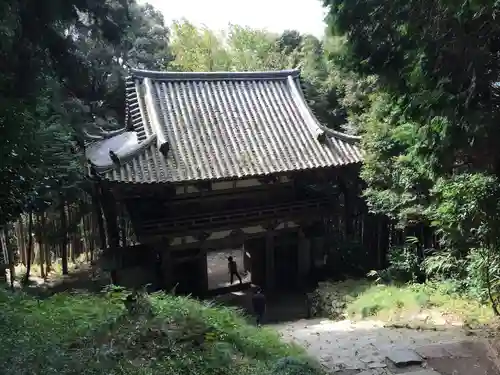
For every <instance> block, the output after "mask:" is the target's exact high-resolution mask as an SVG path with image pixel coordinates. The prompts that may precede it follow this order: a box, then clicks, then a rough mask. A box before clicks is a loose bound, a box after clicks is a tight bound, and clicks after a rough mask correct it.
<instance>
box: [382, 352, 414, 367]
mask: <svg viewBox="0 0 500 375" xmlns="http://www.w3.org/2000/svg"><path fill="white" fill-rule="evenodd" d="M387 359H388V360H389V361H391V362H392V363H394V365H395V366H396V367H407V366H411V365H419V364H421V363H422V362H423V360H422V357H420V356H419V355H418V354H417V353H416V352H415V351H414V350H410V349H392V350H390V351H389V354H388V355H387Z"/></svg>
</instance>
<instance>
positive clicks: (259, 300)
mask: <svg viewBox="0 0 500 375" xmlns="http://www.w3.org/2000/svg"><path fill="white" fill-rule="evenodd" d="M252 305H253V311H254V313H255V317H256V320H257V325H258V326H260V325H261V324H262V319H263V318H264V313H265V312H266V297H265V296H264V293H262V289H260V288H257V290H256V292H255V294H254V295H253V296H252Z"/></svg>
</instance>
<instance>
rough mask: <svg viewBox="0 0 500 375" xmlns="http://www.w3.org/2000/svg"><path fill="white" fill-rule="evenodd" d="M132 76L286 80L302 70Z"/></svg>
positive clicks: (140, 73)
mask: <svg viewBox="0 0 500 375" xmlns="http://www.w3.org/2000/svg"><path fill="white" fill-rule="evenodd" d="M130 75H132V76H133V77H135V78H151V79H155V80H169V81H170V80H172V81H198V80H223V81H225V80H275V79H286V78H287V77H289V76H292V77H294V78H295V77H299V76H300V70H298V69H288V70H270V71H254V72H229V71H227V72H223V71H220V72H170V71H154V70H141V69H133V68H131V69H130Z"/></svg>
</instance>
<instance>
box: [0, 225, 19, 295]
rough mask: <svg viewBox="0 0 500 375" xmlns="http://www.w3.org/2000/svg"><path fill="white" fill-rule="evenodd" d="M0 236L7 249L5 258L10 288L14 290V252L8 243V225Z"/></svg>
mask: <svg viewBox="0 0 500 375" xmlns="http://www.w3.org/2000/svg"><path fill="white" fill-rule="evenodd" d="M2 236H3V237H4V241H5V246H6V247H7V257H8V258H9V259H8V261H9V271H10V287H11V288H12V289H14V280H15V279H16V267H15V259H14V251H13V249H12V246H11V245H10V241H9V225H8V224H7V225H5V226H4V227H3V231H2Z"/></svg>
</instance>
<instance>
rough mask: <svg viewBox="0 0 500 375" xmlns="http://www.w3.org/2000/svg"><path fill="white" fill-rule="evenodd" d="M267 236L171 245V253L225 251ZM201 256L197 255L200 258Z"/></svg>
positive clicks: (148, 240) (146, 240)
mask: <svg viewBox="0 0 500 375" xmlns="http://www.w3.org/2000/svg"><path fill="white" fill-rule="evenodd" d="M296 231H297V228H283V229H278V230H276V231H275V233H280V234H281V233H291V232H296ZM265 235H266V232H258V233H244V237H243V239H241V240H240V239H239V238H234V237H231V236H228V237H224V238H216V239H208V240H206V241H204V242H191V243H184V244H178V245H170V247H169V248H170V251H171V252H172V253H176V252H182V251H185V250H188V249H195V248H201V249H202V252H209V251H210V249H214V251H215V250H217V249H224V248H228V247H231V246H235V245H236V244H238V245H241V244H243V242H244V241H247V240H249V239H253V238H264V237H265ZM158 238H160V237H159V236H155V235H153V236H148V237H145V238H143V241H142V242H143V243H155V242H157V241H158ZM198 255H199V254H197V256H198Z"/></svg>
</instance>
